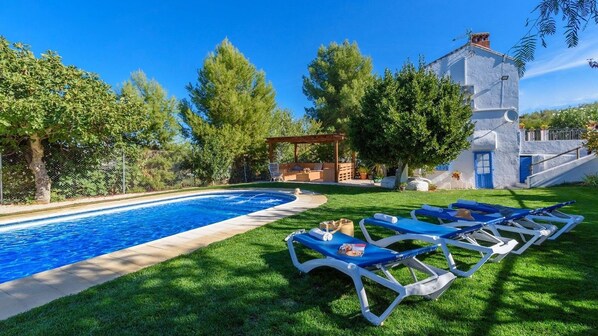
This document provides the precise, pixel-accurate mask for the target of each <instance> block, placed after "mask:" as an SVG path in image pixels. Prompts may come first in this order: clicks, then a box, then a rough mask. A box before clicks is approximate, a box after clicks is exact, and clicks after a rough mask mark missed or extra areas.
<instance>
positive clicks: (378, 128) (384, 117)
mask: <svg viewBox="0 0 598 336" xmlns="http://www.w3.org/2000/svg"><path fill="white" fill-rule="evenodd" d="M471 116H472V111H471V107H470V106H469V105H468V104H466V102H465V98H464V96H463V94H462V93H461V89H460V87H459V85H458V84H455V83H453V82H451V80H450V79H449V78H447V77H443V78H439V77H437V76H436V74H434V73H433V72H432V71H431V70H429V69H426V68H425V66H424V64H423V60H422V61H420V64H419V68H418V69H416V68H415V66H414V65H413V64H411V63H410V62H407V63H406V64H405V65H404V66H403V68H402V69H401V71H399V72H397V73H395V74H394V75H393V74H392V73H391V72H390V70H386V71H385V73H384V76H383V77H382V78H379V79H376V80H375V82H374V84H373V85H372V87H371V88H369V89H368V91H367V92H366V94H365V96H364V98H363V103H362V110H361V112H360V113H356V114H354V115H352V116H351V120H350V124H349V138H350V139H351V144H352V146H353V147H354V148H355V149H356V150H357V151H359V155H360V157H361V158H362V159H364V160H367V161H370V162H377V163H383V164H387V165H389V166H398V167H399V169H397V174H396V175H397V178H396V182H395V183H396V186H397V187H398V185H399V183H400V182H401V181H400V178H399V177H400V176H401V175H402V173H403V171H404V170H405V169H406V167H407V165H411V166H425V165H438V164H443V163H445V162H449V161H452V160H454V159H455V158H456V157H457V156H458V155H459V153H461V151H462V150H463V149H466V148H468V147H469V140H468V138H469V137H470V136H471V135H472V134H473V128H474V125H473V123H472V122H471V121H470V119H471Z"/></svg>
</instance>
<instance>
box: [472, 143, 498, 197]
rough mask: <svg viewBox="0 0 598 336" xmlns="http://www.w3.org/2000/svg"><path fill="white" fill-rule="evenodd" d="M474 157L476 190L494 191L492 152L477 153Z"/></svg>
mask: <svg viewBox="0 0 598 336" xmlns="http://www.w3.org/2000/svg"><path fill="white" fill-rule="evenodd" d="M473 155H474V165H475V186H476V188H482V189H492V188H494V184H493V183H492V170H493V169H492V152H476V153H473Z"/></svg>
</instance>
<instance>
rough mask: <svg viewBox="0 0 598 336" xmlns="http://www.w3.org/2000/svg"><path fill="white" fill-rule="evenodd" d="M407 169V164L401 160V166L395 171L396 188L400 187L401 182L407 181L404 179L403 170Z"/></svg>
mask: <svg viewBox="0 0 598 336" xmlns="http://www.w3.org/2000/svg"><path fill="white" fill-rule="evenodd" d="M406 169H407V164H404V163H402V162H399V166H398V168H397V171H396V172H395V189H399V186H400V184H401V182H406V180H405V181H402V179H403V172H404V171H405V170H406Z"/></svg>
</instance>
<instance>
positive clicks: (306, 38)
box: [0, 0, 598, 116]
mask: <svg viewBox="0 0 598 336" xmlns="http://www.w3.org/2000/svg"><path fill="white" fill-rule="evenodd" d="M535 3H536V1H516V0H505V1H502V2H500V4H499V3H498V2H495V1H476V2H475V3H472V2H471V1H451V2H447V1H439V0H434V1H417V2H416V1H366V0H353V1H350V0H346V1H333V0H327V1H312V0H304V1H238V2H237V1H225V0H223V1H218V2H215V1H201V2H200V1H177V0H173V1H154V0H146V1H95V0H94V1H27V0H22V1H2V4H1V5H0V35H3V36H5V37H6V38H7V39H8V40H9V41H11V42H17V41H19V42H23V43H26V44H29V45H31V46H32V49H33V50H34V52H36V53H37V54H39V53H41V52H43V51H45V50H48V49H50V50H54V51H57V52H58V53H59V54H60V55H61V56H62V57H63V60H64V63H65V64H72V65H76V66H78V67H80V68H82V69H85V70H88V71H93V72H96V73H98V74H99V75H100V76H101V78H102V79H103V80H104V81H106V82H107V83H109V84H111V85H114V86H118V85H119V84H120V83H122V82H123V81H125V80H126V79H127V78H128V77H129V74H130V73H131V72H132V71H135V70H137V69H141V70H143V71H144V72H145V73H146V74H147V75H148V76H149V77H151V78H155V79H156V80H157V81H158V82H160V84H162V86H164V88H165V89H166V90H167V91H168V92H169V93H170V94H171V95H174V96H175V97H177V98H178V99H180V98H185V97H187V92H186V90H185V85H186V84H187V83H189V82H195V81H196V79H197V69H198V68H200V67H201V65H202V63H203V60H204V59H205V57H206V56H207V55H208V53H209V52H210V51H212V50H214V48H215V46H216V45H217V44H218V43H220V42H221V41H222V40H223V39H224V38H225V37H228V38H229V39H230V40H231V42H232V43H233V44H234V45H235V46H236V47H237V48H238V49H239V50H241V52H243V54H244V55H245V56H246V57H247V58H248V59H249V60H250V61H251V62H252V63H253V64H255V65H256V67H257V68H259V69H263V70H264V71H265V72H266V77H267V79H268V80H269V81H271V82H272V84H273V86H274V88H275V89H276V92H277V101H278V103H279V105H280V106H281V107H283V108H289V109H291V110H292V111H293V113H294V114H295V116H301V115H302V114H303V112H304V110H303V108H304V107H306V106H309V102H308V101H307V99H306V98H305V96H304V95H303V93H302V90H301V86H302V76H303V75H306V74H307V64H308V63H309V62H310V61H311V60H312V59H314V58H315V56H316V52H317V49H318V47H319V46H320V45H322V44H324V45H327V44H328V43H330V42H332V41H336V42H342V41H343V40H345V39H348V40H350V41H356V42H357V43H358V45H359V47H360V49H361V52H362V53H363V54H364V55H368V56H370V57H372V60H373V63H374V70H375V72H376V73H381V72H382V71H383V70H384V68H390V69H393V70H395V69H398V68H400V67H401V66H402V64H403V63H404V62H405V60H407V59H408V58H409V59H411V60H414V61H417V59H418V57H419V55H423V56H425V58H426V60H427V61H432V60H434V59H436V58H438V57H440V56H442V55H444V54H446V53H448V52H450V51H451V50H453V49H455V48H457V47H459V46H460V45H462V44H464V43H465V42H466V39H465V38H464V34H465V32H466V31H467V30H468V29H471V30H472V31H474V32H484V31H487V32H490V34H491V36H490V39H491V47H492V49H494V50H496V51H498V52H507V51H508V50H509V49H510V48H511V47H512V46H513V45H514V44H515V43H516V42H517V41H518V39H519V38H520V37H521V36H523V35H524V34H525V32H526V29H527V28H526V27H524V24H525V20H526V18H528V17H531V16H530V12H531V10H532V9H533V7H534V4H535ZM561 32H562V30H561V31H559V33H561ZM597 33H598V30H597V29H595V27H590V28H589V30H588V31H587V32H585V33H584V34H583V35H582V40H581V41H582V42H581V45H580V46H579V47H578V48H574V49H567V48H566V47H565V46H564V42H563V40H564V39H563V37H562V35H561V34H558V35H556V36H555V37H554V38H551V39H549V46H548V48H547V49H544V48H542V47H539V50H538V52H537V55H536V61H534V62H532V63H530V64H528V73H527V75H526V77H524V78H523V79H522V80H521V82H520V111H521V112H523V113H526V112H530V111H534V110H537V109H542V108H551V107H563V106H568V105H574V104H579V103H583V102H590V101H596V100H598V90H596V88H597V87H598V70H596V69H591V68H589V67H588V66H587V61H586V59H587V58H592V57H593V58H596V59H598V34H597ZM455 38H456V40H455Z"/></svg>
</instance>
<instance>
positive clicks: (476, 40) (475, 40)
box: [469, 33, 490, 49]
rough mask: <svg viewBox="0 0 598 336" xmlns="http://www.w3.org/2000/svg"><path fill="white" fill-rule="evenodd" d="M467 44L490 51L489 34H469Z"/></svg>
mask: <svg viewBox="0 0 598 336" xmlns="http://www.w3.org/2000/svg"><path fill="white" fill-rule="evenodd" d="M469 42H470V43H471V44H477V45H479V46H481V47H484V48H488V49H490V33H475V34H471V36H470V41H469Z"/></svg>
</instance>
